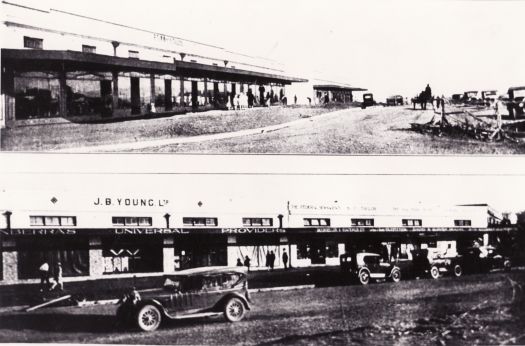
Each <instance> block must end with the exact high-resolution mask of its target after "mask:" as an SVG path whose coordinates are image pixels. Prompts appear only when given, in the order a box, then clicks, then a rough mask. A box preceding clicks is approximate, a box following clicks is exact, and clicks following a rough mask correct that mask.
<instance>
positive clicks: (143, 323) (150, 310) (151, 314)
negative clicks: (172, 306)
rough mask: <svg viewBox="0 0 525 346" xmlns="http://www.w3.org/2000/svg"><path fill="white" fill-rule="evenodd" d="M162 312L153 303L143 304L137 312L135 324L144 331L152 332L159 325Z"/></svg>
mask: <svg viewBox="0 0 525 346" xmlns="http://www.w3.org/2000/svg"><path fill="white" fill-rule="evenodd" d="M161 320H162V314H161V313H160V310H159V309H158V308H157V307H156V306H153V305H144V306H143V307H142V308H141V309H140V310H139V312H138V314H137V325H138V327H139V328H140V329H142V330H143V331H145V332H152V331H154V330H156V329H157V328H158V327H159V326H160V321H161Z"/></svg>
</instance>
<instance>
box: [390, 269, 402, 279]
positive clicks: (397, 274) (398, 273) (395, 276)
mask: <svg viewBox="0 0 525 346" xmlns="http://www.w3.org/2000/svg"><path fill="white" fill-rule="evenodd" d="M390 278H391V279H392V282H399V281H401V270H399V269H397V268H396V269H394V270H392V274H391V275H390Z"/></svg>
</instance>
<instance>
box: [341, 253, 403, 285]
mask: <svg viewBox="0 0 525 346" xmlns="http://www.w3.org/2000/svg"><path fill="white" fill-rule="evenodd" d="M339 259H340V265H341V270H342V271H343V272H345V273H350V274H351V278H352V279H354V280H357V281H359V283H361V284H362V285H367V284H368V283H369V282H370V280H381V279H383V280H386V279H389V280H391V281H393V282H399V281H400V280H401V269H400V268H399V267H398V266H396V265H393V264H391V263H389V262H386V261H384V260H383V258H382V257H381V256H380V255H379V254H376V253H370V252H360V253H356V254H349V253H346V254H343V255H341V256H340V258H339Z"/></svg>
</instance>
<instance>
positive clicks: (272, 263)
mask: <svg viewBox="0 0 525 346" xmlns="http://www.w3.org/2000/svg"><path fill="white" fill-rule="evenodd" d="M274 266H275V252H273V251H271V252H270V271H273V268H274Z"/></svg>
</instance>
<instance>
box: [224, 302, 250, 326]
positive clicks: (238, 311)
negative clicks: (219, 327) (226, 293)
mask: <svg viewBox="0 0 525 346" xmlns="http://www.w3.org/2000/svg"><path fill="white" fill-rule="evenodd" d="M245 312H246V309H245V307H244V303H243V302H242V301H241V300H240V299H239V298H232V299H230V300H228V302H227V303H226V305H224V317H225V318H226V320H228V321H229V322H238V321H240V320H242V319H243V318H244V314H245Z"/></svg>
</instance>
